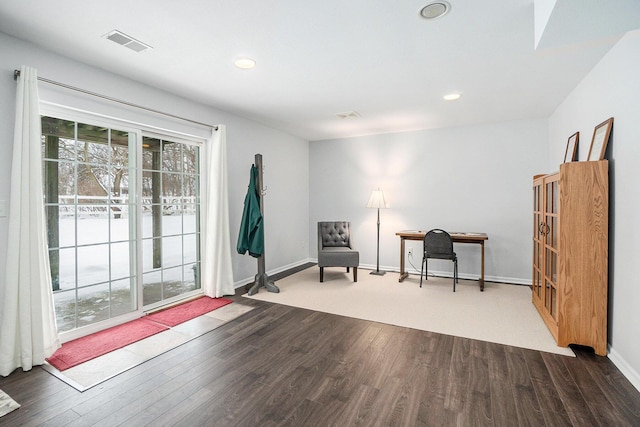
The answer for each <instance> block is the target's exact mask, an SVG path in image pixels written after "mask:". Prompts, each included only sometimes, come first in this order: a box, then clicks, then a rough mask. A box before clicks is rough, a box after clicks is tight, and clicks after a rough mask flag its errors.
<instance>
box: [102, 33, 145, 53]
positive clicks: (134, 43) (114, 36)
mask: <svg viewBox="0 0 640 427" xmlns="http://www.w3.org/2000/svg"><path fill="white" fill-rule="evenodd" d="M102 37H104V38H106V39H109V40H111V41H112V42H116V43H118V44H120V45H122V46H124V47H128V48H129V49H131V50H134V51H136V52H142V51H143V50H147V49H153V48H152V47H151V46H149V45H148V44H146V43H142V42H141V41H140V40H136V39H134V38H133V37H131V36H128V35H126V34H125V33H123V32H122V31H119V30H113V31H111V32H109V33H107V34H105V35H104V36H102Z"/></svg>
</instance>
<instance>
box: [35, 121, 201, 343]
mask: <svg viewBox="0 0 640 427" xmlns="http://www.w3.org/2000/svg"><path fill="white" fill-rule="evenodd" d="M143 135H144V134H143V131H141V130H137V129H128V130H125V129H122V128H121V129H118V127H117V126H108V125H107V126H105V125H104V123H102V124H101V125H96V124H90V123H83V122H79V121H74V120H64V119H60V118H55V117H42V150H43V151H42V152H43V159H44V161H43V172H44V174H43V176H44V188H43V192H44V199H45V209H46V216H47V239H48V245H49V259H50V264H51V277H52V283H51V286H52V289H53V293H54V302H55V309H56V317H57V322H58V330H59V331H60V332H65V331H71V330H74V329H77V328H81V327H84V326H88V325H92V324H96V323H98V322H102V321H106V320H109V319H114V318H117V317H118V316H124V315H129V317H131V316H133V315H135V312H140V313H141V312H142V310H143V309H146V308H151V307H156V306H159V305H162V304H165V303H167V302H171V301H174V300H178V299H180V298H184V297H185V296H187V295H190V294H194V293H198V292H199V289H200V282H199V273H198V272H199V266H200V254H199V250H198V248H199V235H200V232H199V222H198V219H197V218H198V214H199V207H200V205H199V198H198V194H199V166H198V164H199V147H198V146H197V145H190V144H188V143H186V142H184V141H177V140H173V141H171V140H168V139H163V138H160V137H156V136H143Z"/></svg>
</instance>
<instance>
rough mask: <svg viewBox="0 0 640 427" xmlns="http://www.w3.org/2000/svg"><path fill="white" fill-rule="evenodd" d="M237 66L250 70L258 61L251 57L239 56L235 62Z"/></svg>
mask: <svg viewBox="0 0 640 427" xmlns="http://www.w3.org/2000/svg"><path fill="white" fill-rule="evenodd" d="M234 64H235V66H236V67H238V68H242V69H243V70H250V69H252V68H253V67H255V66H256V61H254V60H253V59H251V58H238V59H236V60H235V62H234Z"/></svg>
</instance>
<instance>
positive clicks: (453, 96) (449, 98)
mask: <svg viewBox="0 0 640 427" xmlns="http://www.w3.org/2000/svg"><path fill="white" fill-rule="evenodd" d="M461 96H462V95H461V94H459V93H457V92H454V93H448V94H446V95H445V96H443V97H442V98H443V99H444V100H445V101H455V100H456V99H460V97H461Z"/></svg>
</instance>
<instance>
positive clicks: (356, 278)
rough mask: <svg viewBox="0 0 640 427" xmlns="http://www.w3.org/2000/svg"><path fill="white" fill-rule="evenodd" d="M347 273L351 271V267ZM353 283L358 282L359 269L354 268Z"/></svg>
mask: <svg viewBox="0 0 640 427" xmlns="http://www.w3.org/2000/svg"><path fill="white" fill-rule="evenodd" d="M347 271H349V267H347ZM353 281H354V282H357V281H358V267H353Z"/></svg>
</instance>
